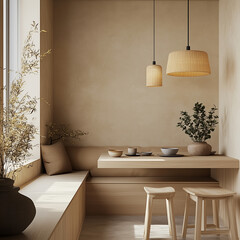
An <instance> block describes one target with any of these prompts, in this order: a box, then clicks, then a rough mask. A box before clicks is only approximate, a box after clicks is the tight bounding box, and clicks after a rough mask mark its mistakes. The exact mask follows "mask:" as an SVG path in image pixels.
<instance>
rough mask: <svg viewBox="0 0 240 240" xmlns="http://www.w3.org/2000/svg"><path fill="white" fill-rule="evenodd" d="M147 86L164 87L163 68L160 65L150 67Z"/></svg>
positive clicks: (147, 73) (148, 67) (147, 74)
mask: <svg viewBox="0 0 240 240" xmlns="http://www.w3.org/2000/svg"><path fill="white" fill-rule="evenodd" d="M146 86H147V87H161V86H162V67H161V66H160V65H149V66H147V71H146Z"/></svg>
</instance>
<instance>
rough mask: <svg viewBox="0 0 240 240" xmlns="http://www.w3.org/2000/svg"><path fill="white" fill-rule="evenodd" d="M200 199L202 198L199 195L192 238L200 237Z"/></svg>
mask: <svg viewBox="0 0 240 240" xmlns="http://www.w3.org/2000/svg"><path fill="white" fill-rule="evenodd" d="M202 200H203V199H202V198H201V197H197V201H196V213H195V233H194V240H200V239H201V218H202Z"/></svg>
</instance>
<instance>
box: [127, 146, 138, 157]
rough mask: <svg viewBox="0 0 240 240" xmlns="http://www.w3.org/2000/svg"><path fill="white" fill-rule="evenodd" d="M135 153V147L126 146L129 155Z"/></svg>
mask: <svg viewBox="0 0 240 240" xmlns="http://www.w3.org/2000/svg"><path fill="white" fill-rule="evenodd" d="M136 153H137V148H134V147H129V148H128V154H129V155H136Z"/></svg>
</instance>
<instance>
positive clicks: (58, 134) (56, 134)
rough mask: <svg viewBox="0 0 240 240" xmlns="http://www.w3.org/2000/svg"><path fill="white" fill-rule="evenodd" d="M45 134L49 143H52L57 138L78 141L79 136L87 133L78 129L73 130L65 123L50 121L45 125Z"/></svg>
mask: <svg viewBox="0 0 240 240" xmlns="http://www.w3.org/2000/svg"><path fill="white" fill-rule="evenodd" d="M47 135H48V142H49V144H53V143H54V142H57V141H58V140H63V141H65V140H66V139H71V140H73V141H74V140H77V141H79V140H80V139H81V136H83V135H87V133H86V132H83V131H81V130H79V129H76V130H73V129H71V128H70V127H69V126H68V125H66V124H56V123H51V124H48V125H47Z"/></svg>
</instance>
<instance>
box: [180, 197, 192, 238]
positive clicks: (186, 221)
mask: <svg viewBox="0 0 240 240" xmlns="http://www.w3.org/2000/svg"><path fill="white" fill-rule="evenodd" d="M189 203H190V196H189V194H188V193H187V195H186V202H185V210H184V217H183V228H182V237H183V238H186V235H187V225H188V216H189Z"/></svg>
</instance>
